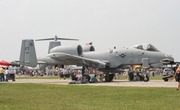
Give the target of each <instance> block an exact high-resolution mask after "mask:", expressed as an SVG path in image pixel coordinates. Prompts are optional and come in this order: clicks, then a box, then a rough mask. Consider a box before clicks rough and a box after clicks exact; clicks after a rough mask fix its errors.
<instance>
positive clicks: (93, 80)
mask: <svg viewBox="0 0 180 110" xmlns="http://www.w3.org/2000/svg"><path fill="white" fill-rule="evenodd" d="M96 76H97V75H96V74H95V75H94V76H93V77H92V78H91V80H90V82H91V83H97V82H98V80H97V78H96Z"/></svg>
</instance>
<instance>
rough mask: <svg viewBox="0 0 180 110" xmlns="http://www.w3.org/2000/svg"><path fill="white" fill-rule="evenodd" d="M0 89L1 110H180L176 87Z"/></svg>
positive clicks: (7, 86)
mask: <svg viewBox="0 0 180 110" xmlns="http://www.w3.org/2000/svg"><path fill="white" fill-rule="evenodd" d="M0 87H1V89H0V94H1V96H0V110H120V109H121V110H179V102H180V98H179V97H180V91H177V90H175V88H157V87H154V88H153V87H145V88H144V87H102V86H101V87H100V86H99V87H98V86H87V85H82V86H80V85H52V84H51V85H49V84H13V83H0Z"/></svg>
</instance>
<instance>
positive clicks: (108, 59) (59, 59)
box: [19, 39, 174, 81]
mask: <svg viewBox="0 0 180 110" xmlns="http://www.w3.org/2000/svg"><path fill="white" fill-rule="evenodd" d="M167 62H174V58H173V57H172V56H169V55H167V54H165V53H162V52H160V51H159V50H158V49H157V48H155V47H154V46H153V45H151V44H139V45H135V46H132V47H129V48H126V47H123V48H119V49H116V48H114V49H112V50H107V51H95V48H94V46H92V45H86V46H84V47H83V46H81V45H71V46H56V47H54V48H52V49H51V50H50V52H49V53H48V54H47V56H44V57H39V58H37V57H36V51H35V45H34V40H32V39H24V40H22V45H21V53H20V60H19V63H20V65H25V66H31V67H36V66H37V63H44V64H48V65H56V66H59V67H62V66H63V65H81V66H87V67H93V68H98V69H99V71H103V72H107V73H106V75H107V76H109V77H106V78H107V79H106V81H111V80H112V79H113V77H112V76H110V75H109V72H119V71H120V68H123V67H124V66H127V65H135V64H136V65H137V64H138V65H142V67H144V68H146V67H148V66H149V65H150V66H151V65H154V64H162V63H167Z"/></svg>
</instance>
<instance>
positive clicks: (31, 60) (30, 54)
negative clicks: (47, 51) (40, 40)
mask: <svg viewBox="0 0 180 110" xmlns="http://www.w3.org/2000/svg"><path fill="white" fill-rule="evenodd" d="M19 64H20V65H23V66H30V67H36V66H37V57H36V51H35V45H34V40H32V39H24V40H22V44H21V53H20V59H19Z"/></svg>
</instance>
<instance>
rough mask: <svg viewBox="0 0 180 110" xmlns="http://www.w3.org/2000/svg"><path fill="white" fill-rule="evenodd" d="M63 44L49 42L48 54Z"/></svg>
mask: <svg viewBox="0 0 180 110" xmlns="http://www.w3.org/2000/svg"><path fill="white" fill-rule="evenodd" d="M60 45H61V42H60V41H51V42H49V49H48V54H49V52H50V50H51V49H52V48H54V47H56V46H60Z"/></svg>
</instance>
